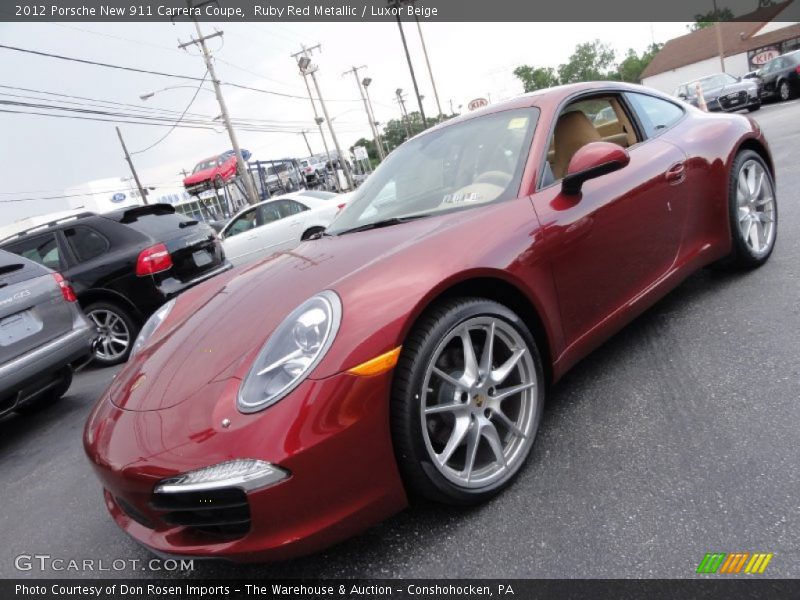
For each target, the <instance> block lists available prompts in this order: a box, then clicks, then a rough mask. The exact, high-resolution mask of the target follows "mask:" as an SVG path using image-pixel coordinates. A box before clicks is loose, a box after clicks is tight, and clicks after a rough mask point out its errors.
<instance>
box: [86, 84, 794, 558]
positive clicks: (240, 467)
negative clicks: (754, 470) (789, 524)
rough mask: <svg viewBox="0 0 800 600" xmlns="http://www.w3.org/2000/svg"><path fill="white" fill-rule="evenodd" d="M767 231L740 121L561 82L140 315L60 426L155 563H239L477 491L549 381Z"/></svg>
mask: <svg viewBox="0 0 800 600" xmlns="http://www.w3.org/2000/svg"><path fill="white" fill-rule="evenodd" d="M606 107H611V108H612V110H613V111H614V113H615V116H616V119H615V121H613V122H612V123H611V124H613V123H614V122H615V123H616V125H615V126H614V127H613V128H609V130H606V131H605V132H604V131H601V129H600V128H599V127H596V126H595V125H593V124H592V121H591V116H590V115H594V114H596V113H597V112H598V110H599V109H601V108H606ZM634 124H635V125H634ZM604 134H605V135H604ZM620 134H622V135H620ZM551 147H552V148H553V154H552V155H551V154H550V153H549V149H550V148H551ZM387 188H391V191H390V192H389V193H388V194H385V193H384V190H386V189H387ZM389 196H393V197H394V199H393V201H389V200H388V199H387V198H388V197H389ZM378 201H380V206H376V203H378ZM332 202H333V203H336V200H335V199H334V200H332ZM777 219H778V204H777V196H776V190H775V180H774V167H773V162H772V158H771V156H770V151H769V146H768V145H767V142H766V140H765V138H764V134H763V132H762V131H761V129H760V128H759V126H758V125H757V124H756V123H755V122H753V121H751V120H750V119H745V118H742V117H741V116H738V115H725V114H708V113H705V112H702V111H700V110H697V109H696V108H693V107H691V106H688V105H686V104H685V103H682V102H680V101H678V100H676V99H674V98H670V97H668V96H666V95H664V94H661V93H659V92H656V91H654V90H651V89H648V88H644V87H641V86H634V85H626V84H621V83H614V82H608V81H604V82H594V83H581V84H572V85H564V86H559V87H556V88H552V89H549V90H540V91H538V92H537V93H535V94H528V95H524V96H521V97H518V98H515V99H513V100H510V101H507V102H500V103H497V104H493V105H490V106H489V107H487V108H485V109H482V110H476V111H474V112H470V113H469V114H468V115H465V116H462V117H456V118H454V119H452V120H449V121H445V122H444V123H441V124H440V125H437V126H436V127H432V128H430V129H428V130H426V131H424V132H422V133H420V134H419V135H417V136H416V137H414V138H412V139H410V140H408V141H407V142H405V143H404V144H402V145H401V146H400V147H398V148H396V149H395V150H394V151H393V152H392V154H391V155H390V156H389V157H388V158H387V159H386V160H385V161H384V162H383V163H382V164H381V165H380V167H378V168H377V169H376V170H375V172H374V173H373V174H372V175H371V176H370V178H369V179H368V180H367V181H366V182H365V183H364V185H363V186H362V187H360V188H359V189H358V190H356V191H355V192H354V193H353V196H352V199H351V200H350V201H349V202H348V204H347V207H346V208H345V209H344V210H343V211H342V212H341V214H340V215H339V216H338V217H337V218H336V220H335V221H334V222H333V223H332V224H331V226H330V227H329V228H328V229H327V230H326V231H325V235H324V236H323V237H321V238H320V239H317V240H314V241H313V242H306V243H303V244H301V245H300V246H299V247H297V248H294V249H293V250H292V251H291V252H285V253H281V254H278V255H276V256H275V257H274V258H273V259H270V260H264V261H261V262H259V263H258V264H255V265H252V266H251V267H248V268H246V269H234V270H233V271H231V272H230V273H227V274H225V275H223V276H221V277H220V278H218V279H217V280H212V281H209V282H207V283H206V284H204V285H202V286H198V287H197V288H195V289H193V290H191V291H189V292H188V293H186V294H182V295H181V296H179V297H178V298H177V299H176V300H175V302H173V303H172V304H171V305H169V306H168V307H166V308H165V309H164V311H163V312H161V313H159V315H158V316H157V317H155V318H153V320H152V321H151V322H150V323H149V324H148V329H147V331H148V333H149V336H143V340H142V345H141V348H140V350H138V351H137V353H136V354H135V355H134V357H133V360H131V361H130V362H129V363H128V364H127V365H126V367H125V368H124V369H122V370H121V371H120V373H119V374H118V375H117V377H116V378H115V379H114V381H113V383H112V384H111V386H110V387H109V389H108V390H107V392H106V393H105V395H104V396H103V397H102V398H101V399H100V400H99V401H98V402H97V404H95V408H94V410H93V411H92V414H91V415H90V416H89V420H88V422H87V424H86V428H85V430H84V448H85V449H86V452H87V455H88V456H89V459H90V464H91V466H92V468H93V469H94V470H95V472H96V474H97V475H98V477H99V478H100V480H101V482H102V490H103V491H102V493H103V497H104V502H103V505H104V506H105V507H106V508H107V510H108V511H109V512H110V513H111V516H112V518H113V519H114V521H115V522H116V523H117V525H118V526H119V527H121V528H122V529H123V530H124V531H126V532H127V533H128V534H129V535H131V536H132V537H134V538H135V539H136V540H137V541H138V542H140V543H141V544H143V545H145V546H147V547H149V548H151V549H153V551H155V552H156V553H159V554H168V555H190V556H193V557H196V558H198V557H201V556H208V557H214V558H217V559H223V558H224V559H229V560H237V561H249V562H253V561H265V560H283V559H288V558H291V557H294V556H297V555H301V554H306V553H309V552H315V551H318V550H320V549H321V548H324V547H326V546H330V545H332V544H335V543H337V542H339V541H341V540H343V539H345V538H347V537H349V536H352V535H356V534H358V533H360V532H362V531H364V530H365V529H367V528H368V527H370V526H371V525H373V524H375V523H377V522H379V521H381V520H382V519H385V518H387V517H389V516H390V515H392V514H394V513H396V512H398V511H400V510H402V509H403V508H404V507H405V506H407V504H408V502H409V499H414V498H425V499H427V500H432V501H436V502H440V503H444V504H447V505H453V506H461V507H463V506H466V505H475V504H478V503H482V502H487V501H488V500H490V499H491V498H493V497H494V496H496V495H497V494H498V493H500V492H502V491H503V490H504V489H506V488H508V487H509V486H511V485H513V482H514V478H515V476H516V475H517V474H519V473H520V470H521V469H522V468H523V465H525V463H526V460H527V458H528V456H529V455H530V454H531V450H532V449H533V447H534V442H535V439H536V434H537V430H538V429H539V425H540V423H541V421H542V415H543V406H544V405H545V402H546V398H547V394H548V390H549V389H550V387H551V385H552V383H554V382H557V381H558V380H559V379H561V378H562V377H563V376H564V375H565V374H566V373H567V372H568V371H569V369H570V368H571V367H572V366H573V365H575V364H576V363H578V362H579V361H580V360H581V359H582V358H583V357H585V356H586V355H587V354H589V353H590V352H591V351H592V350H593V349H595V348H597V347H598V346H600V345H601V344H602V343H603V342H604V341H605V340H607V339H608V338H609V337H610V336H612V335H613V334H614V333H615V332H617V331H619V330H620V329H622V328H623V327H625V326H626V325H627V324H628V323H630V322H631V321H632V320H633V319H635V318H636V317H638V316H639V315H641V314H642V313H643V312H644V311H645V310H647V308H649V307H650V306H652V305H653V304H655V303H656V302H658V301H659V300H660V299H661V298H663V297H664V296H665V295H666V294H667V293H668V292H669V291H670V290H672V289H674V288H675V287H677V286H678V285H679V284H680V283H681V282H682V281H683V280H684V279H685V278H687V277H688V276H690V275H691V274H692V273H694V272H696V271H697V270H698V269H701V268H702V267H704V266H706V265H710V264H713V263H720V261H721V264H724V265H727V267H728V268H737V269H753V268H756V267H758V266H760V265H763V264H764V263H765V262H766V261H767V260H768V259H769V257H770V254H771V252H772V250H773V248H774V243H775V239H776V234H777V226H778V223H777ZM769 277H770V274H769V273H764V274H763V278H764V279H765V280H766V279H768V278H769ZM697 283H698V282H696V284H697ZM718 283H719V280H717V283H715V280H714V279H711V278H706V279H705V280H704V282H703V283H702V285H705V286H707V287H709V288H712V287H713V286H714V285H718ZM733 284H735V280H732V279H729V280H726V281H725V282H724V285H726V286H728V285H733ZM702 339H703V341H702V342H701V343H703V344H704V345H705V346H706V347H707V348H706V352H713V351H714V347H715V345H717V346H720V345H721V342H718V341H717V340H716V339H715V336H705V337H704V338H702ZM690 341H691V342H692V344H693V345H696V344H698V341H697V339H696V338H693V339H692V340H690ZM682 347H683V345H682V342H681V340H678V339H669V340H667V339H664V340H662V345H661V346H660V347H659V350H658V351H657V353H656V354H655V355H654V356H653V361H654V362H656V363H657V362H658V361H659V360H668V359H669V356H670V354H671V353H674V352H680V351H681V348H682ZM611 362H613V361H609V364H610V363H611ZM607 376H609V377H612V376H613V374H608V375H607ZM586 400H589V401H591V400H592V399H591V398H588V399H586ZM576 404H577V403H576ZM581 404H585V403H581ZM591 410H593V411H596V412H597V414H598V415H599V414H601V413H602V411H603V407H602V406H597V405H595V406H593V407H592V409H591ZM676 410H678V409H676ZM606 416H608V415H606ZM642 419H644V420H646V419H647V415H646V414H642V413H637V414H635V415H631V422H632V423H638V422H639V420H642ZM639 425H642V424H641V423H639ZM673 425H674V427H676V428H679V427H682V425H683V423H682V422H681V420H680V419H677V418H676V419H675V420H674V423H673ZM642 426H643V425H642ZM595 433H596V436H597V438H596V439H595V440H593V443H594V442H595V441H596V443H599V444H617V443H620V440H619V439H618V438H617V437H615V436H614V434H613V433H612V434H610V435H606V433H605V432H604V429H603V428H602V427H598V430H597V431H596V432H595ZM604 436H605V437H604ZM552 442H553V438H552V437H551V439H549V440H548V443H549V444H550V443H552ZM698 443H700V442H699V440H698ZM541 461H547V457H546V456H545V453H544V452H543V453H541V455H540V456H539V457H538V460H537V461H536V462H537V463H539V462H541ZM540 466H541V465H539V464H532V465H530V470H529V471H528V472H527V473H526V474H525V476H526V477H536V470H537V468H539V467H540ZM653 485H654V486H658V482H657V481H654V482H653ZM564 501H567V502H569V499H568V498H565V499H564ZM99 504H100V503H98V505H99ZM497 506H498V505H497V504H495V506H494V507H490V509H489V510H496V508H497ZM453 518H454V519H458V513H457V512H454V517H453ZM509 526H514V524H509ZM476 535H477V532H476ZM476 560H477V561H478V563H480V561H481V560H482V558H481V557H477V559H476Z"/></svg>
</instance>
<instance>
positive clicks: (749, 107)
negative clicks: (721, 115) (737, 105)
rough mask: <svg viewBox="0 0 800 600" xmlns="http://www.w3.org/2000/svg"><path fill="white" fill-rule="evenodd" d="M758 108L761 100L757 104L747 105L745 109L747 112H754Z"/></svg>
mask: <svg viewBox="0 0 800 600" xmlns="http://www.w3.org/2000/svg"><path fill="white" fill-rule="evenodd" d="M760 109H761V102H759V103H758V104H753V105H752V106H748V107H747V111H748V112H756V111H757V110H760Z"/></svg>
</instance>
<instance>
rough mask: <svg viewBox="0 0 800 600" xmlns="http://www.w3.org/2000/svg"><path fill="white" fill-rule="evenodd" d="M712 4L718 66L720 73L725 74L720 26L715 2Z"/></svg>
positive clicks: (714, 0) (715, 0)
mask: <svg viewBox="0 0 800 600" xmlns="http://www.w3.org/2000/svg"><path fill="white" fill-rule="evenodd" d="M713 4H714V21H715V23H714V29H716V33H717V51H718V52H719V66H720V69H722V72H723V73H724V72H725V50H724V49H723V47H722V24H721V23H720V22H719V12H718V9H717V0H713Z"/></svg>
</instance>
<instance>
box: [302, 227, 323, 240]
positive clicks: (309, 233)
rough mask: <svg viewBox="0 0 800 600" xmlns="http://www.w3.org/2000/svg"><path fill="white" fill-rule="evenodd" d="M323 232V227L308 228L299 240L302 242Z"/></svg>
mask: <svg viewBox="0 0 800 600" xmlns="http://www.w3.org/2000/svg"><path fill="white" fill-rule="evenodd" d="M323 231H325V228H324V227H310V228H308V229H306V231H305V232H304V233H303V236H302V237H301V238H300V239H301V240H303V241H305V240H308V239H311V236H314V235H316V234H318V233H322V232H323Z"/></svg>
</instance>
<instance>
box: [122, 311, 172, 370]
mask: <svg viewBox="0 0 800 600" xmlns="http://www.w3.org/2000/svg"><path fill="white" fill-rule="evenodd" d="M173 306H175V298H173V299H172V300H170V301H169V302H167V303H166V304H163V305H162V306H161V307H160V308H159V309H158V310H157V311H156V312H154V313H153V314H152V315H151V316H150V318H149V319H147V321H146V322H145V324H144V326H143V327H142V329H141V331H139V335H138V336H136V341H135V342H134V343H133V348H131V358H133V357H134V356H135V355H136V353H137V352H139V350H141V349H142V347H143V346H144V345H145V343H146V342H147V340H148V339H149V338H150V336H151V335H153V334H154V333H155V331H156V329H158V327H159V325H161V323H163V322H164V319H166V318H167V315H168V314H169V311H171V310H172V307H173Z"/></svg>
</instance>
